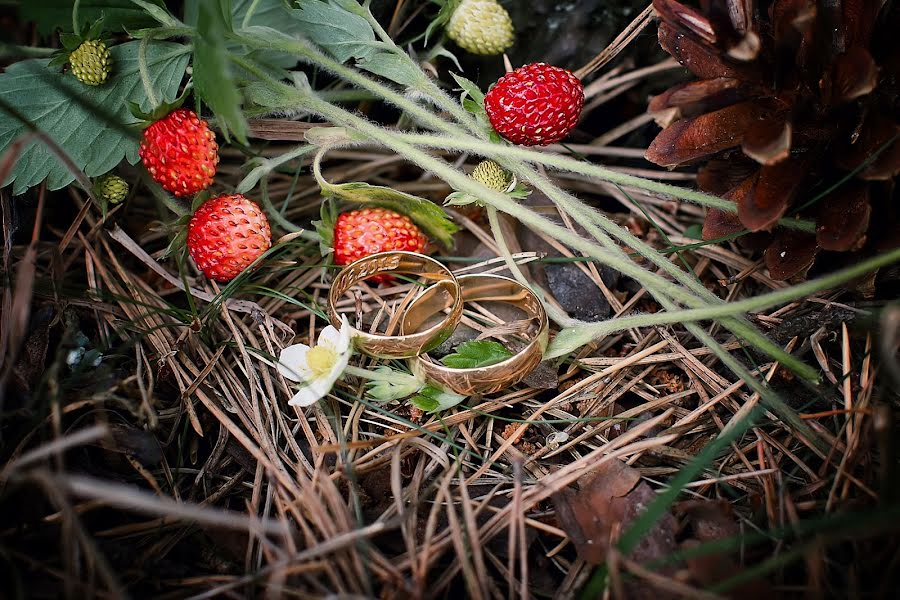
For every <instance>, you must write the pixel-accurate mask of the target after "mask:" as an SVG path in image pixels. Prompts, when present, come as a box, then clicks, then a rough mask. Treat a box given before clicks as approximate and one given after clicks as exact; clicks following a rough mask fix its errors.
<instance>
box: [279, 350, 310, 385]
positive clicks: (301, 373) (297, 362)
mask: <svg viewBox="0 0 900 600" xmlns="http://www.w3.org/2000/svg"><path fill="white" fill-rule="evenodd" d="M308 352H309V346H307V345H306V344H293V345H292V346H288V347H287V348H285V349H284V350H282V351H281V354H279V355H278V365H277V367H278V372H279V373H281V374H282V375H283V376H284V377H286V378H287V379H290V380H291V381H296V382H298V383H299V382H303V381H307V380H308V379H309V378H310V376H311V375H312V372H311V371H310V370H309V365H308V364H307V362H306V355H307V353H308Z"/></svg>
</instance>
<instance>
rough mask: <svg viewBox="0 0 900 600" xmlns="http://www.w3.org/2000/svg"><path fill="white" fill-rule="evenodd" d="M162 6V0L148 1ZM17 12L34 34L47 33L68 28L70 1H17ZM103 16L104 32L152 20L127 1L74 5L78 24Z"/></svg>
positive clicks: (84, 1) (102, 0)
mask: <svg viewBox="0 0 900 600" xmlns="http://www.w3.org/2000/svg"><path fill="white" fill-rule="evenodd" d="M148 1H149V2H150V3H151V4H156V5H160V6H164V4H163V0H148ZM19 14H20V15H21V17H22V20H24V21H33V22H34V24H35V25H36V26H37V30H38V33H39V34H41V35H49V34H51V33H53V32H54V31H55V30H56V29H59V28H61V29H63V30H64V31H65V30H68V29H69V28H70V27H72V0H28V1H23V2H21V3H19ZM101 14H102V15H103V17H104V19H103V23H104V26H105V28H106V29H107V30H108V31H122V30H123V29H138V28H140V27H152V26H154V25H156V21H154V20H153V18H152V17H151V16H150V15H148V14H147V12H146V11H144V10H143V9H142V8H141V7H140V6H137V5H136V4H135V3H134V2H132V1H131V0H81V3H80V4H79V5H78V20H79V21H81V23H79V25H84V24H85V23H88V22H91V23H93V22H94V21H96V20H97V19H99V18H100V16H101Z"/></svg>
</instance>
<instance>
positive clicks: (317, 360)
mask: <svg viewBox="0 0 900 600" xmlns="http://www.w3.org/2000/svg"><path fill="white" fill-rule="evenodd" d="M337 359H338V353H337V352H335V351H334V350H332V349H331V348H330V347H329V346H316V347H314V348H310V350H309V352H307V353H306V364H307V365H309V370H310V371H312V372H313V376H315V377H322V376H323V375H327V374H328V373H329V372H331V369H332V367H334V363H336V362H337Z"/></svg>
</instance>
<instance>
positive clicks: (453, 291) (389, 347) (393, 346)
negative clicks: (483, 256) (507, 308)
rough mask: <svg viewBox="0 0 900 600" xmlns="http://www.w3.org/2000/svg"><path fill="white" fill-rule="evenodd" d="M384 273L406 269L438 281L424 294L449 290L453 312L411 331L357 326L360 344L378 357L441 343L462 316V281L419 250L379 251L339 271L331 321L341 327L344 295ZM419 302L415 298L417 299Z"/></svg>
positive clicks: (424, 349)
mask: <svg viewBox="0 0 900 600" xmlns="http://www.w3.org/2000/svg"><path fill="white" fill-rule="evenodd" d="M382 273H391V274H395V273H402V274H405V275H415V276H418V277H420V278H422V279H424V280H426V281H428V282H434V285H431V286H429V287H427V288H425V289H424V291H423V292H421V293H420V295H422V294H427V293H435V292H436V291H437V290H443V291H445V292H446V294H445V295H444V297H445V298H446V297H448V296H449V298H450V300H449V309H450V310H449V312H448V313H447V314H446V317H445V318H444V319H443V320H442V321H441V322H439V323H437V324H435V325H433V326H431V327H428V328H427V329H424V330H422V331H416V332H415V333H412V334H409V335H403V334H402V332H401V335H379V334H375V333H368V332H365V331H360V330H358V329H355V328H354V330H353V332H352V335H353V343H354V345H355V346H356V348H357V349H358V350H359V351H360V352H362V353H364V354H368V355H369V356H374V357H376V358H410V357H413V356H417V355H419V354H422V353H424V352H428V351H429V350H431V349H433V348H435V347H437V346H439V345H440V344H441V343H442V342H443V341H444V340H446V339H447V338H448V337H450V334H451V333H453V330H454V329H456V325H457V324H458V323H459V319H460V317H461V316H462V308H463V303H462V297H461V294H460V290H459V283H458V282H457V280H456V277H455V276H454V275H453V273H452V272H451V271H450V269H448V268H447V267H445V266H444V265H442V264H441V263H439V262H438V261H436V260H434V259H433V258H430V257H428V256H425V255H424V254H418V253H416V252H403V251H396V252H379V253H378V254H372V255H369V256H366V257H363V258H360V259H359V260H356V261H353V262H352V263H350V264H349V265H347V266H346V267H344V268H343V269H341V271H340V272H339V273H338V274H337V276H336V277H335V278H334V281H333V282H332V285H331V290H330V291H329V292H328V318H329V320H330V321H331V324H332V325H334V326H335V327H338V328H340V326H341V317H340V314H338V311H337V304H338V301H339V300H340V298H341V296H343V295H344V294H345V293H346V292H347V290H349V289H350V288H351V287H353V285H354V284H356V283H357V282H359V281H362V280H363V279H366V278H367V277H371V276H373V275H378V274H382ZM414 302H415V301H414Z"/></svg>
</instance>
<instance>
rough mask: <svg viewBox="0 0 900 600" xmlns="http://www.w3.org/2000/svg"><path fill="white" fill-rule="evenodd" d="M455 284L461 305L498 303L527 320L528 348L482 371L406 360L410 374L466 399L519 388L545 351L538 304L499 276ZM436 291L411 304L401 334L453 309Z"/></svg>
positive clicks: (425, 359)
mask: <svg viewBox="0 0 900 600" xmlns="http://www.w3.org/2000/svg"><path fill="white" fill-rule="evenodd" d="M458 281H459V286H460V290H461V292H462V298H463V301H464V302H502V303H505V304H511V305H513V306H515V307H517V308H518V309H520V310H521V311H523V312H524V314H525V318H526V319H527V321H528V323H527V329H526V332H525V334H524V337H525V338H526V339H527V340H528V342H527V344H526V345H525V347H524V348H522V349H521V350H519V351H518V352H517V353H516V354H514V355H513V356H511V357H509V358H508V359H506V360H504V361H502V362H499V363H495V364H492V365H487V366H484V367H475V368H471V369H451V368H449V367H445V366H444V365H441V364H438V363H436V362H434V361H432V360H431V359H430V358H428V356H425V355H424V354H423V355H420V356H416V357H414V358H411V359H410V361H409V366H410V369H411V370H412V372H413V374H415V375H418V376H420V377H425V378H427V379H430V380H431V381H433V382H435V383H437V384H439V385H441V386H444V387H445V388H448V389H450V390H452V391H454V392H456V393H457V394H464V395H466V396H472V395H475V394H493V393H495V392H499V391H500V390H503V389H506V388H508V387H510V386H512V385H515V384H516V383H519V382H520V381H522V379H524V378H525V377H526V376H527V375H528V374H529V373H531V372H532V371H533V370H534V369H535V367H537V366H538V364H540V362H541V360H543V358H544V350H546V349H547V341H548V336H549V332H548V329H549V323H548V321H547V313H546V312H545V311H544V307H543V305H542V304H541V301H540V300H539V299H538V297H537V296H536V295H535V294H534V292H532V291H531V290H529V289H528V288H526V287H525V286H523V285H521V284H520V283H518V282H517V281H515V280H513V279H510V278H508V277H502V276H500V275H487V274H474V275H461V276H460V277H459V278H458ZM439 291H440V290H439V289H438V288H436V287H433V288H430V289H428V290H426V291H425V292H423V293H422V294H420V295H419V296H418V297H417V298H416V299H415V300H414V301H413V302H412V304H410V306H409V308H408V310H407V311H406V313H405V314H404V316H403V320H402V321H401V324H400V333H401V334H402V333H406V332H410V331H411V332H415V331H417V330H418V328H419V327H421V326H422V325H423V324H424V323H425V322H426V321H427V320H428V319H429V318H430V317H433V316H434V315H436V314H442V313H443V311H445V310H447V309H448V308H449V307H451V306H452V305H453V298H452V297H450V296H448V295H447V294H440V295H439V294H438V292H439ZM413 335H414V334H413Z"/></svg>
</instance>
